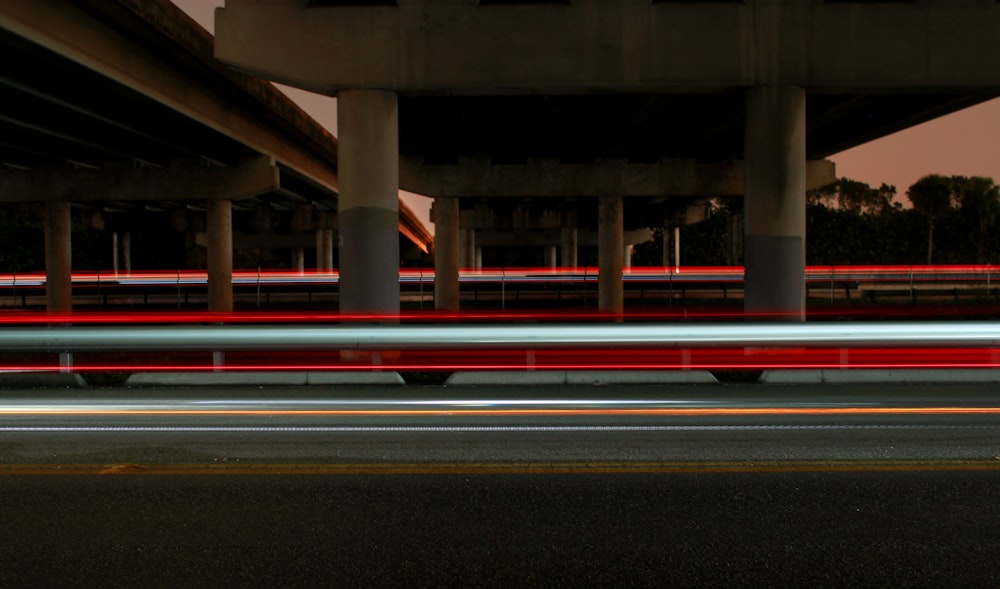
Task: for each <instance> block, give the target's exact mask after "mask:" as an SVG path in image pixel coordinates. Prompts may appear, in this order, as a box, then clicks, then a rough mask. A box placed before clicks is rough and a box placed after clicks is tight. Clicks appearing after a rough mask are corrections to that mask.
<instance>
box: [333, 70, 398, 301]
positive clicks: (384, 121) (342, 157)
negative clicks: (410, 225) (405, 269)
mask: <svg viewBox="0 0 1000 589" xmlns="http://www.w3.org/2000/svg"><path fill="white" fill-rule="evenodd" d="M337 118H338V126H339V131H340V132H339V137H338V147H337V152H338V162H337V165H338V170H339V176H340V195H339V197H338V199H337V206H338V211H339V215H338V219H339V230H340V310H341V312H346V313H385V314H393V315H395V314H398V313H399V119H398V106H397V97H396V94H395V93H393V92H387V91H382V90H343V91H341V92H339V93H338V94H337Z"/></svg>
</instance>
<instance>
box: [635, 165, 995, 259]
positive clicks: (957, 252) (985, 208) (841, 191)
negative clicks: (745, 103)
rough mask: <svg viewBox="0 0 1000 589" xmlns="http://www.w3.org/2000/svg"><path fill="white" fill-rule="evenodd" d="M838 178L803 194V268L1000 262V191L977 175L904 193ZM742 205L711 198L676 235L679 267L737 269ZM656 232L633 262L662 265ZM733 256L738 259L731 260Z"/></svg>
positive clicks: (932, 181)
mask: <svg viewBox="0 0 1000 589" xmlns="http://www.w3.org/2000/svg"><path fill="white" fill-rule="evenodd" d="M896 196H897V193H896V188H895V187H894V186H891V185H888V184H882V185H881V186H879V187H877V188H875V187H872V186H869V185H868V184H866V183H864V182H859V181H857V180H852V179H850V178H841V179H839V180H837V181H836V182H833V183H832V184H829V185H827V186H824V187H822V188H819V189H816V190H811V191H809V192H808V193H807V200H806V263H807V264H809V265H844V264H859V265H862V264H893V265H896V264H898V265H916V264H997V263H1000V186H998V185H997V184H996V183H995V182H994V181H993V179H992V178H988V177H982V176H973V177H968V176H943V175H940V174H929V175H926V176H924V177H922V178H920V179H919V180H917V181H916V182H914V183H913V185H911V186H910V187H909V188H908V189H907V190H906V192H905V197H906V199H907V200H908V201H909V203H910V205H911V206H910V207H906V206H904V204H903V203H902V202H901V201H900V200H899V199H897V198H896ZM742 216H743V202H742V199H716V200H714V201H712V202H711V203H710V205H709V215H708V219H707V220H706V221H704V222H701V223H698V224H695V225H688V226H685V227H682V228H681V249H682V254H681V263H682V265H688V266H699V265H708V266H714V265H738V264H742V263H743V261H742V259H739V258H740V257H741V256H740V254H739V253H738V251H739V248H734V247H733V240H740V239H741V233H742V223H741V222H740V221H741V219H742ZM661 231H662V230H660V229H654V233H655V235H654V237H653V239H652V240H650V241H649V242H648V243H645V244H640V245H639V246H637V247H636V254H635V257H634V258H633V263H634V264H636V265H660V264H661V263H662V239H661V235H662V234H661ZM734 252H737V253H734Z"/></svg>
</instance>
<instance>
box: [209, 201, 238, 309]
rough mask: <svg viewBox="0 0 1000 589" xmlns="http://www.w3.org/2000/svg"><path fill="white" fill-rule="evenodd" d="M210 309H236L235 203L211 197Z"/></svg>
mask: <svg viewBox="0 0 1000 589" xmlns="http://www.w3.org/2000/svg"><path fill="white" fill-rule="evenodd" d="M207 238H208V248H207V254H208V310H209V311H217V312H220V313H228V312H231V311H232V310H233V203H232V201H229V200H222V199H219V200H214V199H213V200H210V201H208V231H207Z"/></svg>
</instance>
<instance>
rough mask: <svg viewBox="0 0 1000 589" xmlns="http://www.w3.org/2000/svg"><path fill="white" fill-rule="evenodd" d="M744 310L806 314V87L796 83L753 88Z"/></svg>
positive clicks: (798, 317) (795, 317) (773, 315)
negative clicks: (794, 85)
mask: <svg viewBox="0 0 1000 589" xmlns="http://www.w3.org/2000/svg"><path fill="white" fill-rule="evenodd" d="M745 152H746V197H745V199H746V200H745V206H746V222H745V239H744V264H745V266H746V279H745V288H746V298H745V303H744V310H745V311H746V312H747V313H748V314H755V315H760V317H761V318H766V319H777V318H780V319H784V320H790V321H803V320H804V319H805V235H806V93H805V90H804V89H803V88H799V87H792V86H783V87H777V86H762V87H756V88H750V89H749V90H747V94H746V145H745Z"/></svg>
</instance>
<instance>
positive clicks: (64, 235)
mask: <svg viewBox="0 0 1000 589" xmlns="http://www.w3.org/2000/svg"><path fill="white" fill-rule="evenodd" d="M70 235H71V232H70V212H69V203H68V202H49V203H46V205H45V306H46V308H47V309H48V310H49V312H52V313H68V312H70V311H71V310H72V309H73V275H72V273H73V268H72V259H73V255H72V254H73V250H72V245H71V241H70Z"/></svg>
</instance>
